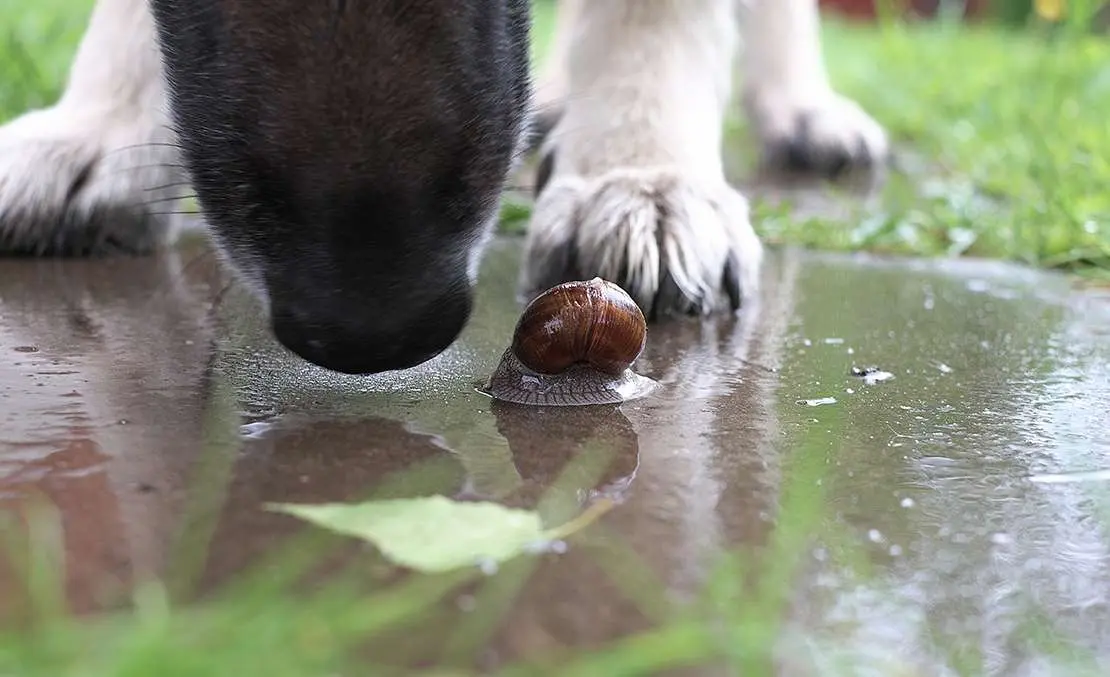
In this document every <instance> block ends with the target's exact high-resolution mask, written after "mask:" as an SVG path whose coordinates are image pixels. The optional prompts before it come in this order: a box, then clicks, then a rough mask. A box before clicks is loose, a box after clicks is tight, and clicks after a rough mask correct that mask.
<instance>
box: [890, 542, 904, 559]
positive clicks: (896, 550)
mask: <svg viewBox="0 0 1110 677" xmlns="http://www.w3.org/2000/svg"><path fill="white" fill-rule="evenodd" d="M889 552H890V556H891V557H901V556H902V546H900V545H897V544H895V545H892V546H890V550H889Z"/></svg>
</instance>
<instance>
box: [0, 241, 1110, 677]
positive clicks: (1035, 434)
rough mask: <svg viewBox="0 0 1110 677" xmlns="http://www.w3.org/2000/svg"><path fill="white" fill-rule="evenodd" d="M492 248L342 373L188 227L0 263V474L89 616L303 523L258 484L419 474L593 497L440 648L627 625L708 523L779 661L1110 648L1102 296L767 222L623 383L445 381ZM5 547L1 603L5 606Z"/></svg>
mask: <svg viewBox="0 0 1110 677" xmlns="http://www.w3.org/2000/svg"><path fill="white" fill-rule="evenodd" d="M519 254H520V250H519V242H517V241H502V242H497V243H495V246H494V247H493V250H492V251H491V252H490V254H489V256H488V257H487V260H486V263H485V267H484V269H483V274H482V279H481V282H480V290H479V299H478V303H477V306H476V311H475V315H474V317H473V319H472V321H471V323H470V325H469V328H468V329H467V331H466V332H465V334H464V335H463V337H462V338H461V340H460V341H459V342H458V343H457V344H456V345H455V346H454V347H452V348H451V349H450V350H448V351H447V352H446V353H444V354H443V355H441V356H440V357H438V358H437V359H435V360H433V361H432V362H429V363H427V364H425V365H423V366H421V367H419V368H416V369H413V370H411V371H408V372H404V373H395V374H389V375H382V376H378V377H372V378H357V377H344V376H339V375H335V374H329V373H325V372H322V371H321V370H318V369H315V368H312V367H309V366H306V365H304V364H303V363H300V362H298V361H296V360H295V359H294V358H292V357H290V356H288V355H286V354H285V353H284V352H283V351H282V350H281V349H280V348H278V347H277V346H276V345H275V344H274V343H273V342H272V341H271V340H270V339H269V338H268V335H267V334H266V328H265V325H264V324H263V323H262V322H261V321H260V320H259V318H258V315H257V313H255V312H254V307H253V305H252V303H251V302H250V301H249V299H247V298H246V297H245V295H243V294H242V293H241V292H239V291H238V290H236V289H230V290H229V289H228V288H227V286H226V280H225V279H224V277H223V276H222V275H221V274H220V272H219V270H218V267H217V265H216V263H215V260H214V259H213V258H212V256H211V255H209V254H207V253H206V250H205V249H204V247H203V245H201V244H191V245H189V246H187V247H185V248H183V250H182V251H181V252H180V253H174V254H166V255H163V256H159V257H154V258H150V259H141V260H111V261H4V262H2V263H0V354H2V355H3V359H2V360H0V504H3V506H4V509H5V511H6V512H7V514H8V515H9V516H11V515H20V516H21V517H22V518H23V521H24V523H25V525H30V526H31V527H35V525H38V526H37V527H36V528H29V529H25V530H24V532H25V533H31V534H34V536H33V537H32V538H34V539H39V540H42V541H43V542H46V543H47V545H44V546H40V547H46V548H48V549H49V548H50V547H53V548H56V549H57V552H58V553H59V555H58V556H59V557H61V558H62V559H63V560H64V562H65V565H66V581H65V582H66V593H67V599H68V601H69V605H70V607H71V608H72V609H73V610H74V611H76V612H89V611H93V610H97V609H103V608H110V607H113V606H117V605H119V604H121V603H122V602H123V601H124V600H126V593H127V590H128V587H129V586H130V585H132V584H133V583H134V582H135V581H138V580H143V579H146V578H149V577H158V578H161V579H164V580H167V581H169V582H170V584H171V587H172V588H173V589H174V590H178V591H183V592H182V593H181V594H182V596H185V597H189V596H193V595H203V594H205V593H206V592H207V591H211V590H214V589H217V588H218V587H219V586H220V585H222V584H224V583H226V582H228V581H229V580H231V577H232V576H233V575H234V574H236V573H237V572H241V571H243V570H245V569H246V568H248V567H251V566H254V565H258V564H259V563H260V562H262V561H263V559H262V558H263V557H264V556H265V555H266V554H267V553H271V552H274V551H275V548H276V547H277V546H278V545H279V544H281V543H283V542H285V541H284V539H286V538H288V537H291V536H292V535H294V534H299V533H304V532H305V531H306V529H307V527H306V526H305V525H303V524H301V523H299V522H296V521H294V520H293V519H292V518H289V517H286V516H283V515H277V514H274V513H271V512H266V511H264V510H262V509H261V507H260V505H261V504H262V503H263V502H265V501H284V502H324V501H348V500H349V501H354V500H360V499H364V498H368V497H371V496H379V497H380V496H383V495H390V496H413V495H426V494H430V493H445V494H448V495H451V496H459V497H474V498H492V499H497V500H502V501H504V502H506V503H509V504H513V505H527V506H534V505H537V502H538V506H539V507H538V509H539V510H540V512H541V514H542V515H543V516H544V518H545V520H546V521H548V522H550V523H551V524H558V523H561V522H562V521H564V520H565V519H567V518H568V517H569V516H571V515H574V514H576V513H577V512H579V511H580V510H581V509H582V506H584V505H585V504H587V503H588V502H590V501H591V500H594V499H596V498H597V497H598V496H606V497H609V498H612V499H614V500H616V501H617V507H616V508H614V509H613V510H612V511H610V512H609V513H608V514H606V515H605V516H604V517H602V518H601V520H600V522H599V523H598V524H597V525H595V527H594V528H591V529H590V530H589V531H588V532H587V533H586V534H584V535H583V537H582V539H580V540H577V541H576V540H572V541H571V543H570V547H569V549H568V551H567V552H565V553H563V554H551V555H545V556H543V557H540V558H531V560H530V564H529V565H528V566H527V568H525V569H520V568H517V569H512V570H510V568H506V569H505V570H504V571H502V572H501V573H499V574H497V576H495V577H494V579H497V578H498V577H509V578H512V577H513V576H515V577H516V578H515V579H514V580H513V582H511V583H507V584H506V585H504V586H501V587H500V588H498V592H497V593H496V594H493V593H491V595H482V594H479V593H475V594H474V595H473V596H471V595H464V596H460V597H459V598H457V599H455V600H453V603H454V604H455V605H457V607H458V609H459V614H460V617H461V618H462V622H463V623H464V624H465V622H466V618H467V615H468V614H469V615H470V616H472V617H474V618H478V617H482V618H485V619H486V621H484V622H485V623H486V624H485V625H483V626H482V627H474V628H471V630H472V632H471V633H470V635H468V636H470V637H471V639H473V640H474V641H473V642H471V643H470V644H465V643H464V644H460V645H458V646H457V647H456V649H455V650H456V651H457V652H461V655H464V659H465V661H472V662H474V663H476V664H478V665H481V666H491V665H496V664H500V663H503V662H506V661H511V660H513V659H516V658H520V657H524V656H532V655H536V654H537V653H538V652H543V651H547V650H551V649H555V648H558V647H564V646H597V645H600V644H602V643H604V642H606V641H608V640H611V639H613V638H617V637H621V636H623V635H625V634H626V633H629V632H632V631H636V630H641V629H644V628H647V627H650V625H651V624H652V622H653V620H655V619H657V617H658V615H659V614H660V613H665V612H660V611H659V610H660V609H662V608H663V605H665V602H666V601H667V600H684V599H691V598H693V597H695V596H696V595H697V591H698V590H699V589H700V588H701V587H702V586H703V585H705V584H706V583H707V580H708V579H709V578H710V577H711V576H712V575H713V571H714V569H713V566H714V563H715V562H716V561H717V560H716V558H717V556H718V554H719V553H721V552H722V551H724V550H732V551H735V552H739V553H741V554H750V555H753V556H761V557H763V559H764V563H765V564H768V563H769V565H770V566H769V567H768V568H767V569H768V570H769V571H772V572H773V574H768V575H769V576H770V578H772V579H776V580H779V581H780V582H781V583H783V585H784V590H785V594H784V598H783V601H782V605H781V608H780V607H779V606H770V607H768V606H763V607H760V606H758V605H756V604H755V603H754V602H753V603H752V604H753V607H752V609H753V610H754V611H755V612H757V613H763V614H767V616H768V618H767V623H766V625H767V627H771V628H773V630H774V632H773V634H774V637H775V639H776V641H777V642H778V645H779V656H780V659H779V661H778V664H779V666H780V671H781V673H782V674H834V673H835V674H879V675H893V674H921V675H945V674H967V670H968V669H971V670H972V672H974V673H976V674H989V675H1006V676H1019V675H1044V674H1075V673H1073V672H1069V671H1067V670H1065V667H1066V666H1074V665H1086V666H1090V667H1093V668H1094V671H1093V672H1092V673H1091V674H1107V670H1110V531H1108V526H1110V434H1108V432H1110V296H1107V295H1106V294H1104V293H1103V294H1099V293H1098V292H1083V293H1080V292H1077V291H1075V290H1074V289H1073V288H1072V286H1071V285H1070V283H1069V282H1068V280H1066V279H1065V278H1063V277H1058V276H1054V275H1047V274H1040V273H1035V272H1031V271H1028V270H1025V269H1021V268H1016V267H1011V266H1007V265H1003V264H997V263H978V262H972V261H948V262H926V261H902V260H899V261H890V260H882V259H876V258H870V257H864V256H857V257H848V256H838V255H819V254H813V253H805V252H800V251H796V250H780V251H774V252H770V253H769V256H768V262H767V266H766V269H765V271H764V280H765V286H764V292H763V295H762V297H761V298H760V301H759V303H757V304H754V305H753V306H751V307H749V308H747V309H746V310H745V311H744V313H743V314H742V315H741V316H740V317H738V318H737V319H735V320H731V319H730V320H716V321H708V322H702V323H698V322H694V321H683V322H673V323H670V324H667V325H659V326H655V327H652V328H651V330H650V332H649V336H648V345H647V349H646V351H645V353H644V355H643V356H642V358H641V359H640V361H639V362H638V363H637V365H636V368H637V371H639V372H640V373H643V374H645V375H648V376H652V377H654V378H656V379H658V380H659V381H660V382H661V383H662V384H663V387H662V388H660V389H659V390H658V391H657V392H656V393H655V394H653V395H652V396H651V397H649V398H647V399H644V400H640V401H636V402H633V403H629V404H626V405H624V406H623V407H620V408H601V409H593V408H590V409H570V410H566V409H560V410H554V409H552V410H548V409H540V410H532V409H521V408H518V407H513V406H503V405H499V404H496V403H492V402H491V401H490V400H489V399H488V398H486V397H485V396H483V395H482V394H480V393H478V392H476V390H475V386H476V385H477V383H478V382H479V381H481V380H482V379H483V378H484V377H485V376H486V375H487V374H488V373H489V371H490V370H491V369H492V368H493V366H494V365H495V364H496V361H497V359H498V358H499V357H500V355H501V352H502V351H503V349H504V347H505V346H506V345H507V342H508V340H509V337H510V333H511V331H512V328H513V325H514V323H515V322H516V319H517V317H518V313H519V310H520V306H519V305H518V303H517V300H516V298H515V296H514V283H515V280H516V271H517V267H518V264H519V258H518V257H519ZM868 367H877V368H878V369H879V370H880V371H882V372H887V374H889V376H891V378H886V379H885V380H884V379H882V378H876V377H875V373H871V374H869V375H868V376H862V375H858V374H854V373H853V368H856V369H857V370H861V369H865V368H868ZM43 525H46V526H43ZM50 525H53V526H50ZM44 534H45V535H44ZM367 550H368V549H366V548H362V549H360V550H359V552H361V553H363V554H362V555H359V556H367V557H369V556H371V554H372V553H368V552H367ZM532 560H534V561H532ZM3 562H4V560H3V558H0V619H3V618H4V617H12V616H15V615H17V614H18V613H19V612H20V605H21V604H24V603H25V599H24V598H23V597H22V589H21V587H20V585H19V584H18V583H17V581H18V580H19V579H18V577H16V576H15V574H14V573H13V571H11V567H8V569H5V568H4V564H3ZM514 572H515V573H514ZM753 585H755V586H756V587H758V585H760V584H759V583H758V582H757V583H753ZM763 604H766V601H764V602H763ZM491 610H492V611H491ZM481 611H490V613H487V614H484V615H483V614H480V613H475V612H481ZM733 611H735V610H733ZM490 618H493V619H494V620H493V621H491V620H489V619H490ZM749 620H750V619H749ZM475 622H476V623H477V621H475ZM468 632H469V631H468ZM464 634H465V633H464ZM475 638H476V639H475ZM464 645H465V646H464ZM405 646H406V645H405V644H404V643H399V644H398V645H397V646H396V647H395V650H396V651H397V652H399V653H403V652H404V651H416V650H415V649H411V648H410V649H406V648H404V647H405ZM459 647H463V648H459ZM444 651H451V649H450V646H449V647H448V649H445V650H444ZM458 657H459V655H456V656H455V659H456V660H458ZM400 660H404V658H403V657H401V658H400ZM1099 661H1101V663H1099ZM838 665H850V666H853V669H852V670H850V671H848V672H839V673H836V672H835V671H834V670H833V669H834V667H836V666H838ZM705 674H713V673H709V672H707V673H705Z"/></svg>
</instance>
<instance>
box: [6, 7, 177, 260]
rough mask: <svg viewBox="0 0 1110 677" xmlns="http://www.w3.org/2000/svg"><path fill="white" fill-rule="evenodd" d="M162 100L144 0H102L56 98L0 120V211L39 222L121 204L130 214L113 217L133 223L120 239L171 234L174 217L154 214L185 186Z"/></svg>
mask: <svg viewBox="0 0 1110 677" xmlns="http://www.w3.org/2000/svg"><path fill="white" fill-rule="evenodd" d="M166 104H167V101H166V91H165V87H164V86H163V79H162V72H161V62H160V56H159V54H158V50H157V43H156V42H155V33H154V23H153V19H152V16H151V14H150V11H149V10H148V9H147V6H146V2H145V0H100V1H99V2H97V4H96V6H95V8H94V9H93V12H92V16H91V18H90V21H89V26H88V29H87V30H86V32H85V35H84V37H83V38H82V40H81V43H80V45H79V47H78V49H77V53H76V56H75V58H74V61H73V65H72V66H71V69H70V73H69V78H68V81H67V83H66V87H65V91H64V93H63V94H62V96H61V98H60V99H59V100H58V102H57V103H56V104H55V105H54V106H52V107H50V108H46V109H43V110H36V111H30V112H28V113H26V114H24V115H23V116H21V117H19V118H17V119H15V120H14V121H12V122H10V123H8V124H7V125H5V126H3V127H0V216H3V217H11V216H12V215H28V216H30V217H31V218H26V219H19V218H17V219H15V223H22V224H25V225H26V227H37V228H43V227H49V224H50V223H51V222H59V221H69V222H71V223H72V222H83V221H87V220H88V217H89V215H90V214H92V213H94V212H97V211H98V210H111V211H115V212H120V211H122V212H125V213H127V212H129V213H130V214H131V216H132V218H115V219H113V221H114V223H113V224H110V225H111V227H113V228H119V229H131V231H132V232H129V233H128V234H127V235H126V236H124V237H125V239H127V240H129V241H138V242H145V243H146V245H147V246H150V247H153V246H156V245H158V244H160V243H163V242H166V241H168V240H169V239H171V238H172V236H173V232H174V231H173V230H172V229H171V228H170V226H171V224H173V223H174V222H175V220H174V219H172V218H170V217H168V216H167V217H157V216H153V215H156V214H158V213H169V212H171V211H172V210H173V208H174V200H173V196H175V195H183V194H185V193H186V192H187V187H186V186H185V185H184V181H185V178H184V173H183V171H182V170H181V166H180V160H179V157H178V154H177V150H176V148H175V147H174V146H173V141H174V139H173V133H172V131H171V130H170V128H169V125H168V122H167V121H168V117H167V109H166ZM85 172H87V177H86V179H85V180H84V181H83V182H80V183H82V187H81V188H80V190H78V191H77V192H76V193H74V194H70V192H71V187H72V186H73V185H74V184H75V182H78V181H77V177H78V176H80V175H82V174H83V173H85ZM148 216H153V218H145V217H148ZM67 217H68V218H67ZM135 229H141V230H142V231H143V232H142V233H141V234H139V235H138V236H136V235H137V234H136V232H134V231H135ZM13 236H14V238H18V239H28V238H32V239H33V238H35V236H34V235H33V234H32V233H28V232H17V233H14V234H13Z"/></svg>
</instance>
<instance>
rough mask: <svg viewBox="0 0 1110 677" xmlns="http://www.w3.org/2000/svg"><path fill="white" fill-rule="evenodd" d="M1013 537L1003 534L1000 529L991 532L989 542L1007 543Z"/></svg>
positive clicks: (1010, 541) (1011, 541)
mask: <svg viewBox="0 0 1110 677" xmlns="http://www.w3.org/2000/svg"><path fill="white" fill-rule="evenodd" d="M1013 541H1014V539H1012V538H1010V534H1004V533H1002V532H1001V531H998V532H995V533H993V534H991V543H994V544H995V545H1007V544H1009V543H1013Z"/></svg>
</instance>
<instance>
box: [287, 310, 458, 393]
mask: <svg viewBox="0 0 1110 677" xmlns="http://www.w3.org/2000/svg"><path fill="white" fill-rule="evenodd" d="M470 311H471V300H470V297H469V295H467V294H465V293H453V294H449V295H445V296H443V297H440V298H437V299H435V300H434V301H432V302H429V303H425V304H419V305H416V304H402V305H398V306H393V307H384V308H375V307H374V304H372V303H365V304H358V303H354V302H346V303H337V302H330V303H321V302H318V301H317V302H307V301H288V302H284V303H275V305H274V306H273V307H272V320H271V321H272V323H273V331H274V335H275V336H276V337H277V339H278V341H279V342H281V344H282V345H284V346H285V347H286V348H288V349H289V350H291V351H293V352H294V353H296V354H297V355H298V356H300V357H301V358H302V359H305V360H307V361H309V362H311V363H313V364H315V365H317V366H320V367H323V368H325V369H330V370H332V371H337V372H342V373H345V374H376V373H379V372H383V371H393V370H398V369H408V368H410V367H415V366H417V365H419V364H422V363H424V362H427V361H428V360H430V359H432V358H433V357H435V356H437V355H439V354H440V353H442V352H443V351H444V350H446V349H447V348H448V347H449V346H450V345H451V344H452V343H453V342H454V341H455V339H456V338H458V336H459V334H460V333H462V330H463V327H464V326H465V325H466V322H467V320H468V319H469V317H470Z"/></svg>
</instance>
